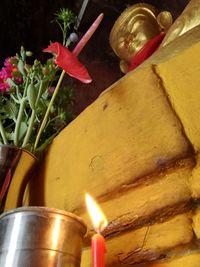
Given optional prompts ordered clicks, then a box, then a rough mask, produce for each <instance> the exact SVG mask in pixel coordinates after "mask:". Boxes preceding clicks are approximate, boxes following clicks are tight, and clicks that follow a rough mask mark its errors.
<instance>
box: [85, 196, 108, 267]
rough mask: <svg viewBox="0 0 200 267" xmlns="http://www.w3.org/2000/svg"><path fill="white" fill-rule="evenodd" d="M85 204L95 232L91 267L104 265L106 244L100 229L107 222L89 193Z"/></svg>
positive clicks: (102, 266)
mask: <svg viewBox="0 0 200 267" xmlns="http://www.w3.org/2000/svg"><path fill="white" fill-rule="evenodd" d="M86 205H87V209H88V212H89V215H90V217H91V219H92V222H93V225H94V229H95V231H96V232H97V233H96V234H94V235H93V237H92V267H104V266H105V252H106V245H105V239H104V237H103V236H102V235H101V231H102V230H103V229H104V228H105V227H106V226H107V224H108V222H107V219H106V217H105V215H104V214H103V212H102V211H101V209H100V207H99V206H98V204H97V203H95V201H94V200H93V199H92V197H91V196H90V195H89V194H86Z"/></svg>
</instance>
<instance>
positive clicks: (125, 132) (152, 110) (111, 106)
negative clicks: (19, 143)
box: [32, 67, 188, 211]
mask: <svg viewBox="0 0 200 267" xmlns="http://www.w3.org/2000/svg"><path fill="white" fill-rule="evenodd" d="M187 153H188V142H187V140H186V139H185V137H184V136H183V135H182V129H181V125H180V123H179V121H178V120H177V118H176V116H175V115H174V113H173V111H172V110H171V107H170V105H169V103H168V101H167V99H166V97H165V95H164V94H163V91H162V89H161V87H160V80H159V79H158V78H157V76H156V75H155V74H154V72H153V71H152V69H151V67H148V68H146V69H143V70H141V71H139V72H134V73H132V75H127V76H125V77H124V78H123V79H121V80H120V81H119V82H117V83H116V84H114V85H113V86H112V88H110V89H109V90H107V91H106V92H105V93H104V94H102V95H101V96H100V97H99V98H98V99H97V100H96V101H95V102H94V103H93V104H92V105H90V106H89V107H88V108H87V109H86V110H85V111H84V112H83V113H82V114H80V115H79V116H78V117H77V118H76V119H75V120H74V121H73V122H72V123H71V124H70V125H68V127H66V128H65V129H64V130H63V131H62V132H61V133H60V134H59V135H58V136H57V137H56V138H55V139H54V141H53V143H52V145H51V146H50V148H49V150H48V152H47V154H46V157H45V159H44V161H43V164H42V166H41V169H40V171H38V175H37V177H36V178H34V181H33V182H34V183H35V188H36V189H40V190H43V197H42V198H40V197H39V196H38V197H37V199H35V201H36V202H35V201H33V203H32V204H38V205H46V206H50V207H55V208H60V209H64V210H67V211H74V210H76V209H77V208H79V207H80V206H82V203H83V200H84V193H85V192H88V193H91V194H92V195H93V197H95V198H98V197H100V196H102V195H105V194H109V193H110V192H112V191H113V190H117V189H118V188H120V187H121V186H122V187H123V186H126V185H128V184H130V183H137V180H138V179H139V178H141V177H144V176H145V175H148V174H150V173H152V172H154V171H156V170H157V169H159V168H160V167H161V166H163V165H167V164H168V163H169V162H172V161H173V160H176V159H178V158H182V157H184V156H185V155H186V154H187Z"/></svg>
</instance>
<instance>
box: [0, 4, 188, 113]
mask: <svg viewBox="0 0 200 267" xmlns="http://www.w3.org/2000/svg"><path fill="white" fill-rule="evenodd" d="M137 2H141V1H126V0H90V2H89V4H88V6H87V9H86V12H85V14H84V17H83V20H82V22H81V24H80V28H79V31H78V34H79V36H81V35H82V34H83V33H84V32H85V31H86V30H87V29H88V28H89V26H90V25H91V24H92V22H93V21H94V20H95V18H96V17H97V16H98V15H99V14H100V13H101V12H103V13H104V19H103V21H102V23H101V25H100V27H99V29H98V30H97V32H96V33H95V34H94V36H93V37H92V39H91V40H90V42H89V43H88V45H87V47H86V48H85V49H84V50H83V52H82V53H81V55H80V57H79V58H80V60H81V61H82V62H83V63H84V64H85V66H86V67H87V68H88V71H89V73H90V74H91V76H92V78H93V82H92V83H91V84H90V85H84V84H81V83H79V82H73V87H74V98H75V101H74V112H75V113H76V114H79V113H80V112H81V111H82V110H83V109H84V108H85V107H87V106H88V105H89V104H90V103H91V102H93V101H94V100H95V99H96V98H97V97H98V95H99V94H100V93H101V92H102V91H103V90H104V89H106V88H107V87H108V86H110V85H111V84H112V83H114V82H115V81H116V80H118V79H119V78H120V77H121V76H122V73H121V72H120V70H119V67H118V59H117V57H116V56H115V54H114V53H113V52H112V50H111V48H110V46H109V41H108V38H109V33H110V30H111V28H112V26H113V24H114V22H115V20H116V19H117V18H118V16H119V15H120V14H121V12H122V11H123V10H124V9H125V8H126V7H127V6H129V5H132V4H134V3H137ZM143 2H146V3H150V4H152V5H154V6H156V7H157V9H159V10H168V11H170V12H171V13H172V15H173V17H174V19H175V18H176V17H177V16H178V15H179V14H180V13H181V12H182V10H183V9H184V7H185V6H186V4H187V3H188V2H189V0H162V1H161V0H150V1H143ZM81 4H82V1H80V0H77V1H75V0H56V1H55V0H54V1H51V0H49V1H47V0H40V1H39V0H32V1H31V0H18V1H17V0H12V1H11V0H6V1H2V2H1V7H0V64H1V66H2V64H3V61H4V59H5V58H6V57H9V56H13V55H15V53H16V52H18V51H19V49H20V46H21V45H23V46H24V47H25V48H26V49H28V50H31V51H32V52H34V56H35V57H37V58H39V59H41V60H43V59H44V54H43V53H42V52H41V51H42V49H43V48H45V47H46V46H47V45H48V44H49V41H50V40H51V41H62V37H61V35H60V32H59V31H58V27H57V25H56V24H55V23H50V22H51V21H52V19H53V17H54V14H55V13H56V12H57V11H58V10H59V9H60V8H62V7H68V8H70V9H72V11H74V13H75V14H77V15H78V12H79V9H80V7H81Z"/></svg>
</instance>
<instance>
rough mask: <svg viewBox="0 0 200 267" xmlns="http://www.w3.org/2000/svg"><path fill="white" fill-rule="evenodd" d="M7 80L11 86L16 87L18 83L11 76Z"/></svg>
mask: <svg viewBox="0 0 200 267" xmlns="http://www.w3.org/2000/svg"><path fill="white" fill-rule="evenodd" d="M6 82H7V83H8V84H9V85H10V87H15V86H16V84H15V83H14V82H13V80H12V79H11V78H8V79H7V80H6Z"/></svg>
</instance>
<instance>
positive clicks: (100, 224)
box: [85, 194, 108, 233]
mask: <svg viewBox="0 0 200 267" xmlns="http://www.w3.org/2000/svg"><path fill="white" fill-rule="evenodd" d="M85 200H86V206H87V209H88V213H89V215H90V218H91V220H92V222H93V225H94V229H95V231H96V232H97V233H99V232H101V231H102V230H103V229H104V228H105V227H106V226H107V224H108V221H107V219H106V216H105V215H104V213H103V212H102V210H101V208H100V207H99V205H98V204H97V203H96V202H95V200H94V199H93V198H92V197H91V196H90V195H89V194H86V195H85Z"/></svg>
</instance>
